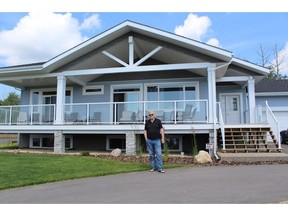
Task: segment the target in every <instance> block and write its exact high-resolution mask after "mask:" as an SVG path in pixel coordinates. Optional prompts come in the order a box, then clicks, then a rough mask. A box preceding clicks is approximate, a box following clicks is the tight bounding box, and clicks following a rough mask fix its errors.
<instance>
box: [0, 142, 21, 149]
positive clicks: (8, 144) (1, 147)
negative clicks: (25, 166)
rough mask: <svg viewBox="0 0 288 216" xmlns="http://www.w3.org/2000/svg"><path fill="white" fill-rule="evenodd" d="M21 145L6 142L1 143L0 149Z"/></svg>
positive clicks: (14, 147) (16, 147)
mask: <svg viewBox="0 0 288 216" xmlns="http://www.w3.org/2000/svg"><path fill="white" fill-rule="evenodd" d="M18 148H19V145H18V144H17V143H4V144H0V149H18Z"/></svg>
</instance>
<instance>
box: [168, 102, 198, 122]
mask: <svg viewBox="0 0 288 216" xmlns="http://www.w3.org/2000/svg"><path fill="white" fill-rule="evenodd" d="M192 107H193V105H191V104H186V106H185V110H184V111H177V112H176V120H177V121H184V120H187V118H188V119H189V118H190V116H191V114H192ZM174 115H175V114H174V112H172V114H171V119H170V120H171V121H175V116H174Z"/></svg>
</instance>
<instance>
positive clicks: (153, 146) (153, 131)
mask: <svg viewBox="0 0 288 216" xmlns="http://www.w3.org/2000/svg"><path fill="white" fill-rule="evenodd" d="M144 138H145V140H146V145H147V149H148V152H149V156H150V163H151V166H152V169H151V170H150V172H154V171H156V166H157V170H158V172H160V173H165V171H164V170H163V167H162V166H163V163H162V149H161V143H162V144H164V142H165V139H164V128H163V126H162V123H161V120H160V119H157V118H156V116H155V112H154V111H150V112H149V120H147V121H146V123H145V129H144Z"/></svg>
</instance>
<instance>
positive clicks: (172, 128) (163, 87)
mask: <svg viewBox="0 0 288 216" xmlns="http://www.w3.org/2000/svg"><path fill="white" fill-rule="evenodd" d="M55 46H57V44H56V45H55ZM268 72H269V71H268V69H266V68H263V67H261V66H258V65H255V64H252V63H250V62H247V61H244V60H241V59H239V58H236V57H234V56H233V53H231V52H230V51H227V50H224V49H221V48H219V47H214V46H211V45H208V44H205V43H201V42H199V41H195V40H191V39H188V38H185V37H182V36H179V35H175V34H173V33H170V32H166V31H163V30H160V29H155V28H152V27H150V26H146V25H142V24H139V23H135V22H132V21H125V22H123V23H120V24H119V25H117V26H114V27H112V28H110V29H109V30H107V31H105V32H103V33H101V34H99V35H97V36H95V37H93V38H91V39H89V40H87V41H85V42H83V43H81V44H79V45H78V46H75V47H73V48H71V49H69V50H67V51H66V52H64V53H62V54H60V55H58V56H56V57H54V58H52V59H50V60H48V61H47V62H40V63H35V64H27V65H16V66H11V67H2V68H0V82H1V83H3V84H6V85H9V86H14V87H17V88H20V89H21V105H20V106H10V107H1V108H0V130H1V132H3V133H18V134H19V143H20V147H21V148H54V152H55V153H64V152H65V149H76V150H95V151H107V150H111V149H114V148H120V149H123V150H125V151H126V154H128V155H129V154H135V152H136V151H137V150H139V148H142V149H145V146H143V143H145V142H143V130H144V123H145V120H146V119H147V112H148V111H149V110H154V111H155V112H156V115H157V117H158V118H160V119H161V120H162V122H163V125H164V128H165V132H166V140H167V144H168V147H169V150H170V151H174V152H182V151H183V152H191V149H192V144H191V143H192V142H193V141H192V138H193V137H194V138H196V142H197V145H198V149H200V150H201V149H206V144H210V145H212V147H213V152H214V153H216V151H217V148H218V145H219V138H218V137H217V132H218V131H219V130H220V129H222V130H221V131H222V134H223V133H224V132H223V131H224V130H223V129H224V128H225V126H226V127H227V125H231V127H232V128H233V127H234V128H239V127H244V126H245V127H252V126H253V127H258V128H259V127H260V126H263V125H264V126H269V127H270V122H268V121H263V117H262V115H263V112H256V111H257V109H258V110H259V108H257V106H256V103H255V84H256V83H258V82H259V81H261V80H262V79H263V78H264V77H265V75H267V73H268ZM266 108H267V107H264V108H263V109H266ZM271 128H273V126H271ZM276 134H278V131H276ZM192 136H193V137H192ZM217 140H218V141H217ZM226 141H227V138H226ZM221 142H222V144H221V145H222V147H223V149H225V140H224V139H223V138H222V141H221ZM278 147H279V148H281V146H278Z"/></svg>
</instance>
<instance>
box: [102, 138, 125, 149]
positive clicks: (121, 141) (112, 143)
mask: <svg viewBox="0 0 288 216" xmlns="http://www.w3.org/2000/svg"><path fill="white" fill-rule="evenodd" d="M116 148H119V149H121V150H125V149H126V138H125V135H110V136H107V139H106V149H107V150H113V149H116Z"/></svg>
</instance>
